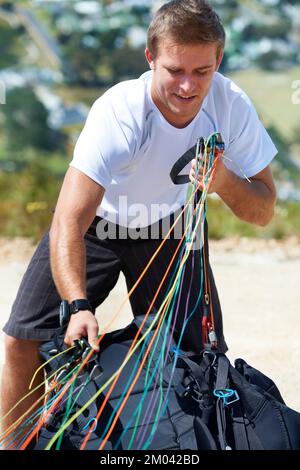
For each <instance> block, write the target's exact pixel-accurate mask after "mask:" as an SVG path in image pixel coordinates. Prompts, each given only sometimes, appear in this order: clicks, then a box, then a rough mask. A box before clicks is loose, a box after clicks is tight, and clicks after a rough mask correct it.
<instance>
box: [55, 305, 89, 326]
mask: <svg viewBox="0 0 300 470" xmlns="http://www.w3.org/2000/svg"><path fill="white" fill-rule="evenodd" d="M80 310H89V311H90V312H92V313H94V312H93V308H92V306H91V304H90V303H89V301H88V300H87V299H78V300H73V302H71V303H70V304H69V303H68V301H67V300H62V301H61V304H60V307H59V324H60V326H61V327H63V326H65V325H66V324H67V323H69V320H70V317H71V315H74V313H77V312H79V311H80Z"/></svg>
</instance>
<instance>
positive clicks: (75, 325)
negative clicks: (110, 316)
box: [64, 310, 99, 351]
mask: <svg viewBox="0 0 300 470" xmlns="http://www.w3.org/2000/svg"><path fill="white" fill-rule="evenodd" d="M98 332H99V325H98V322H97V320H96V318H95V316H94V315H93V314H92V313H91V312H89V311H88V310H82V311H80V312H78V313H75V314H74V315H71V318H70V322H69V325H68V328H67V331H66V335H65V339H64V342H65V343H66V344H67V345H68V346H73V342H74V340H75V339H80V338H82V337H84V338H87V339H88V342H89V344H90V346H91V347H92V348H93V349H94V350H95V351H99V346H97V344H96V342H97V336H98Z"/></svg>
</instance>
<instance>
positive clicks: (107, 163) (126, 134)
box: [70, 95, 135, 189]
mask: <svg viewBox="0 0 300 470" xmlns="http://www.w3.org/2000/svg"><path fill="white" fill-rule="evenodd" d="M123 118H124V117H123V116H119V115H118V112H116V109H115V107H114V106H113V103H112V102H111V100H110V96H109V95H108V96H107V95H103V96H102V97H101V98H99V99H98V100H97V101H95V103H94V104H93V106H92V107H91V109H90V112H89V114H88V117H87V120H86V123H85V125H84V128H83V130H82V132H81V134H80V136H79V138H78V140H77V142H76V145H75V149H74V154H73V159H72V161H71V162H70V166H72V167H74V168H77V169H78V170H80V171H82V172H83V173H84V174H86V175H87V176H89V177H90V178H91V179H92V180H94V181H95V182H96V183H98V184H100V185H101V186H102V187H103V188H104V189H107V188H108V186H109V185H110V184H111V182H112V180H113V179H114V177H115V176H116V175H118V173H119V172H120V171H122V168H124V167H127V166H128V164H129V163H130V159H131V157H132V153H133V149H134V148H135V143H134V142H133V132H132V129H131V128H130V126H128V125H126V126H125V125H124V124H123V123H124V119H123Z"/></svg>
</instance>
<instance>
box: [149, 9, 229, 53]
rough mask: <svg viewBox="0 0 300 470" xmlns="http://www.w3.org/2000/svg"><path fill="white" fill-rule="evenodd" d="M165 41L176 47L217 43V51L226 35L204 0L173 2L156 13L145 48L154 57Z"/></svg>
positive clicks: (222, 46)
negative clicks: (170, 41)
mask: <svg viewBox="0 0 300 470" xmlns="http://www.w3.org/2000/svg"><path fill="white" fill-rule="evenodd" d="M166 38H170V39H172V40H174V42H175V43H177V44H197V43H202V44H203V43H217V44H218V49H224V47H225V39H226V34H225V30H224V27H223V25H222V23H221V21H220V18H219V16H218V14H217V13H216V12H215V11H214V9H213V8H212V6H211V5H210V4H209V3H208V2H207V1H206V0H172V1H170V2H168V3H165V4H164V5H163V6H162V7H161V8H160V9H159V10H158V11H157V12H156V14H155V16H154V18H153V20H152V21H151V23H150V26H149V29H148V36H147V47H148V49H149V51H150V52H151V54H152V56H153V58H155V57H156V56H157V53H158V46H159V42H160V41H161V40H162V39H166Z"/></svg>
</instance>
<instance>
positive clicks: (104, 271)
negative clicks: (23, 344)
mask: <svg viewBox="0 0 300 470" xmlns="http://www.w3.org/2000/svg"><path fill="white" fill-rule="evenodd" d="M85 244H86V256H87V296H88V299H89V301H90V303H91V305H92V307H93V308H94V309H96V307H97V306H98V305H99V304H100V303H101V302H103V300H104V299H105V298H106V297H107V295H108V294H109V292H110V290H111V289H112V288H113V287H114V285H115V284H116V282H117V280H118V277H119V273H120V269H121V261H120V259H119V258H118V256H117V255H116V253H115V252H114V251H113V250H112V248H111V245H110V244H109V242H105V241H104V242H103V241H100V240H99V239H98V238H97V236H96V230H95V223H93V224H92V225H91V227H90V229H89V230H88V232H87V233H86V235H85ZM74 256H76V253H74ZM60 301H61V298H60V296H59V294H58V292H57V289H56V287H55V284H54V281H53V278H52V274H51V268H50V257H49V234H48V233H46V235H45V236H44V237H43V239H42V240H41V242H40V243H39V245H38V247H37V249H36V252H35V253H34V255H33V257H32V259H31V261H30V264H29V266H28V268H27V271H26V273H25V275H24V277H23V279H22V282H21V285H20V287H19V290H18V293H17V297H16V299H15V302H14V304H13V307H12V311H11V315H10V318H9V320H8V322H7V323H6V325H5V326H4V328H3V331H4V332H5V333H6V334H8V335H10V336H13V337H16V338H20V339H28V340H39V341H46V340H49V339H51V338H52V337H53V335H54V334H55V333H56V332H57V331H58V330H59V328H60V327H59V315H58V313H59V304H60Z"/></svg>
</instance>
